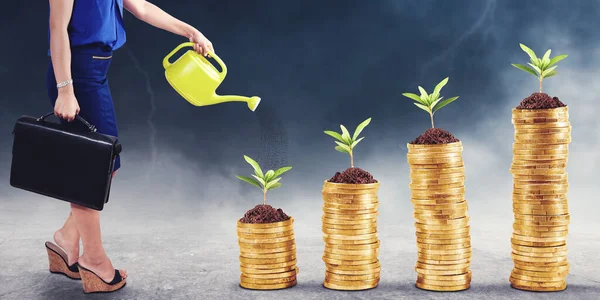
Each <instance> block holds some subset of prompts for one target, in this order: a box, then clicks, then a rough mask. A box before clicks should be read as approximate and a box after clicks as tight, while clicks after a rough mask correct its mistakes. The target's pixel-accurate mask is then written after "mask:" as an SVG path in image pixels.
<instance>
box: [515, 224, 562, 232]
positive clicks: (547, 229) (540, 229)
mask: <svg viewBox="0 0 600 300" xmlns="http://www.w3.org/2000/svg"><path fill="white" fill-rule="evenodd" d="M513 229H515V230H523V231H536V232H557V231H567V230H569V226H526V225H521V224H513Z"/></svg>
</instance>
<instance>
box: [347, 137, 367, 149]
mask: <svg viewBox="0 0 600 300" xmlns="http://www.w3.org/2000/svg"><path fill="white" fill-rule="evenodd" d="M364 138H365V137H364V136H363V137H361V138H360V139H358V140H356V141H354V143H352V146H350V148H354V147H356V145H358V143H359V142H360V141H362V139H364Z"/></svg>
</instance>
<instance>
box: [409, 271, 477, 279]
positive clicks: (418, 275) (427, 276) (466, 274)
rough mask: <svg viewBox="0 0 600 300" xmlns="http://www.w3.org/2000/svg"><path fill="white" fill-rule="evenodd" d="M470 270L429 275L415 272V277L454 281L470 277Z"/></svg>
mask: <svg viewBox="0 0 600 300" xmlns="http://www.w3.org/2000/svg"><path fill="white" fill-rule="evenodd" d="M471 275H472V272H471V271H468V272H465V273H463V274H456V275H430V274H421V273H417V278H423V279H425V280H439V281H455V280H464V279H467V278H471Z"/></svg>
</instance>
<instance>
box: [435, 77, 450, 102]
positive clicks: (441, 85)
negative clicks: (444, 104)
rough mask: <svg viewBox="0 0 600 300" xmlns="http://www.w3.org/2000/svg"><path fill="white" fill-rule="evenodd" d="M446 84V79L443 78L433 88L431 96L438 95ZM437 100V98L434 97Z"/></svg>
mask: <svg viewBox="0 0 600 300" xmlns="http://www.w3.org/2000/svg"><path fill="white" fill-rule="evenodd" d="M446 83H448V77H446V78H444V79H443V80H442V81H440V83H438V84H437V85H436V86H435V88H434V89H433V94H438V95H439V94H440V91H441V90H442V88H443V87H444V86H445V85H446ZM435 98H437V97H435Z"/></svg>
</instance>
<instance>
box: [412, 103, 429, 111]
mask: <svg viewBox="0 0 600 300" xmlns="http://www.w3.org/2000/svg"><path fill="white" fill-rule="evenodd" d="M413 104H414V105H416V106H417V107H418V108H420V109H422V110H424V111H426V112H428V113H431V110H430V109H429V107H427V106H425V105H422V104H419V103H413Z"/></svg>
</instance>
